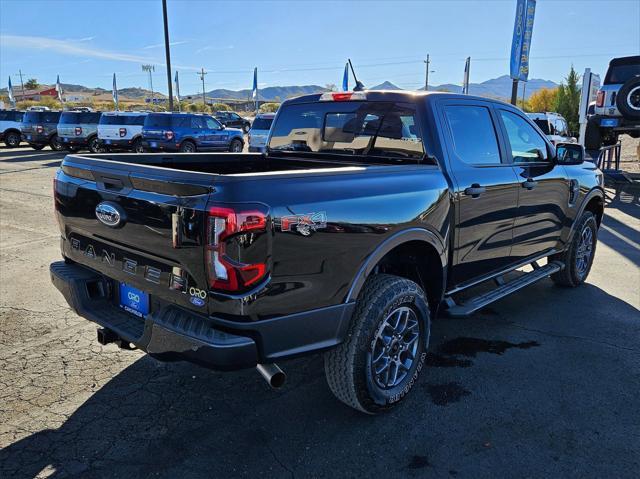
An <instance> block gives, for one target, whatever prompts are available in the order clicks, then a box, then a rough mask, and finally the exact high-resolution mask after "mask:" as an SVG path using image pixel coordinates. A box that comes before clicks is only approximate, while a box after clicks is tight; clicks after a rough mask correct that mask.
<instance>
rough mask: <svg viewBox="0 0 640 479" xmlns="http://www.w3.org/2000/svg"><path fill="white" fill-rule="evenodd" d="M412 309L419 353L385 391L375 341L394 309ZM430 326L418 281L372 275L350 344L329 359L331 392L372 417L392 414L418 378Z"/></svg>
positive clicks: (326, 358) (326, 359) (357, 311)
mask: <svg viewBox="0 0 640 479" xmlns="http://www.w3.org/2000/svg"><path fill="white" fill-rule="evenodd" d="M407 308H408V309H410V310H411V311H412V312H413V313H415V317H416V318H417V320H418V321H417V322H418V325H417V327H418V328H419V329H418V331H419V332H418V334H419V337H418V338H417V341H418V347H417V351H416V353H415V355H414V360H413V362H412V364H411V366H410V367H409V368H408V370H406V375H405V376H404V378H403V379H402V381H401V382H399V383H398V384H397V385H395V386H394V387H392V388H390V389H384V388H382V387H380V386H379V385H378V384H377V382H376V381H377V380H376V379H375V378H374V372H373V367H372V361H373V359H372V354H373V351H374V347H375V344H376V338H377V337H379V334H380V332H381V331H382V327H383V324H384V323H385V321H386V320H387V318H388V317H390V316H391V315H392V314H393V313H394V311H396V310H398V309H407ZM430 326H431V319H430V314H429V307H428V304H427V299H426V295H425V293H424V291H422V289H421V288H420V287H419V286H418V285H417V284H416V283H414V282H413V281H410V280H408V279H405V278H400V277H398V276H392V275H387V274H378V275H374V276H372V277H371V278H369V279H368V280H367V282H366V283H365V286H364V288H363V290H362V291H361V293H360V295H359V296H358V300H357V303H356V308H355V311H354V313H353V317H352V318H351V324H350V327H349V331H348V334H347V337H346V339H345V341H344V342H343V343H342V344H340V345H339V346H337V347H336V348H334V349H332V350H330V351H329V352H327V353H326V354H325V356H324V370H325V375H326V377H327V383H328V384H329V388H330V389H331V391H332V392H333V394H334V395H335V396H336V397H337V398H338V399H339V400H340V401H342V402H343V403H345V404H346V405H348V406H351V407H352V408H354V409H357V410H359V411H362V412H365V413H367V414H377V413H381V412H384V411H386V410H389V409H390V408H392V407H393V406H395V405H397V404H398V403H399V402H400V401H401V400H402V399H404V398H405V397H406V395H407V393H408V392H409V391H410V390H411V388H412V387H413V385H414V384H415V382H416V380H417V379H418V376H419V374H420V371H421V370H422V368H423V366H424V361H425V357H426V351H427V347H428V345H429V334H430ZM396 367H397V366H396ZM378 378H379V376H378Z"/></svg>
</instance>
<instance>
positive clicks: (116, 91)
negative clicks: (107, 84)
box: [112, 73, 119, 111]
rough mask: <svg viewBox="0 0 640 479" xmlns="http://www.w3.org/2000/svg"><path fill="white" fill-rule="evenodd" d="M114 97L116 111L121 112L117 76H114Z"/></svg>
mask: <svg viewBox="0 0 640 479" xmlns="http://www.w3.org/2000/svg"><path fill="white" fill-rule="evenodd" d="M112 95H113V103H114V104H115V105H116V111H118V110H119V108H118V87H117V85H116V74H115V73H114V74H113V91H112Z"/></svg>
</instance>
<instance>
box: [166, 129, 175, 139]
mask: <svg viewBox="0 0 640 479" xmlns="http://www.w3.org/2000/svg"><path fill="white" fill-rule="evenodd" d="M174 136H175V135H174V134H173V132H172V131H171V130H169V131H165V132H164V137H165V138H166V139H167V140H173V137H174Z"/></svg>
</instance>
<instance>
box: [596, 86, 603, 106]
mask: <svg viewBox="0 0 640 479" xmlns="http://www.w3.org/2000/svg"><path fill="white" fill-rule="evenodd" d="M604 96H605V93H604V91H602V90H599V91H598V96H597V97H596V106H597V107H601V106H604Z"/></svg>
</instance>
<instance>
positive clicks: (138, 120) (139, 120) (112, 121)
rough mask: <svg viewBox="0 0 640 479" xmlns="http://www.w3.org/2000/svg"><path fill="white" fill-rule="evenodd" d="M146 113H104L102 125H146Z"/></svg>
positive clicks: (101, 120) (101, 119) (101, 118)
mask: <svg viewBox="0 0 640 479" xmlns="http://www.w3.org/2000/svg"><path fill="white" fill-rule="evenodd" d="M145 116H146V115H102V116H101V117H100V124H101V125H140V126H141V125H144V120H145Z"/></svg>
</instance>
